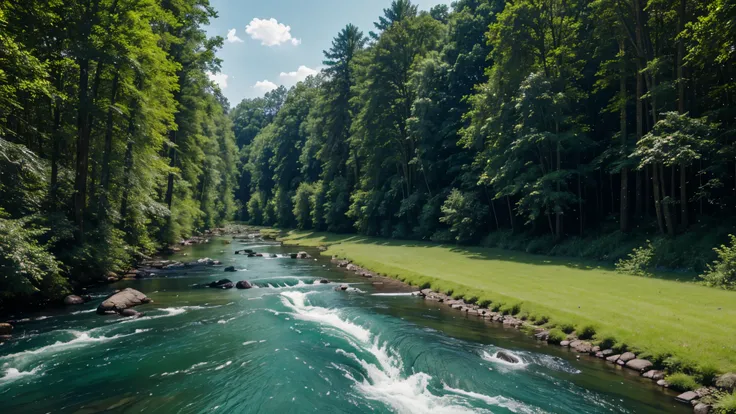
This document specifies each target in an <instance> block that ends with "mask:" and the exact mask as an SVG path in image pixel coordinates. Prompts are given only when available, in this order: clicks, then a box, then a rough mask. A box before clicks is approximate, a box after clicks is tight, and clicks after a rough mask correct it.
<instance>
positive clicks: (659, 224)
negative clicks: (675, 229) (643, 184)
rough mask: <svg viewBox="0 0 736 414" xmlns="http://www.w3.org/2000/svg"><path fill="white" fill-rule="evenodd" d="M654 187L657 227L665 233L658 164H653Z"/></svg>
mask: <svg viewBox="0 0 736 414" xmlns="http://www.w3.org/2000/svg"><path fill="white" fill-rule="evenodd" d="M652 187H653V188H652V189H653V191H654V211H655V213H656V214H657V227H659V232H660V233H662V234H664V233H665V229H664V220H663V217H662V205H661V204H662V201H661V199H660V195H661V194H662V193H661V192H660V190H659V170H658V168H657V164H652Z"/></svg>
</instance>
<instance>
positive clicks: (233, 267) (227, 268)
mask: <svg viewBox="0 0 736 414" xmlns="http://www.w3.org/2000/svg"><path fill="white" fill-rule="evenodd" d="M225 271H226V272H234V271H235V266H228V267H226V268H225Z"/></svg>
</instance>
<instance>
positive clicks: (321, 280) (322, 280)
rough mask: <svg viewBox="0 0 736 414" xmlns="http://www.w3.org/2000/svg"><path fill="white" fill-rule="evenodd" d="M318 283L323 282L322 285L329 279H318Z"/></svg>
mask: <svg viewBox="0 0 736 414" xmlns="http://www.w3.org/2000/svg"><path fill="white" fill-rule="evenodd" d="M319 283H321V284H323V285H324V284H327V283H330V281H329V280H327V279H320V280H319Z"/></svg>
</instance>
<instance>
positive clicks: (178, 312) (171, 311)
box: [120, 306, 219, 323]
mask: <svg viewBox="0 0 736 414" xmlns="http://www.w3.org/2000/svg"><path fill="white" fill-rule="evenodd" d="M209 308H219V306H181V307H174V308H159V309H154V310H157V311H163V312H166V313H165V314H163V315H153V316H141V317H140V318H126V319H123V320H122V321H120V323H131V322H140V321H150V320H153V319H160V318H168V317H170V316H176V315H181V314H182V313H185V312H187V311H190V310H201V309H209Z"/></svg>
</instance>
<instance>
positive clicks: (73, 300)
mask: <svg viewBox="0 0 736 414" xmlns="http://www.w3.org/2000/svg"><path fill="white" fill-rule="evenodd" d="M83 303H84V299H82V297H81V296H77V295H69V296H67V297H65V298H64V304H65V305H81V304H83Z"/></svg>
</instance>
